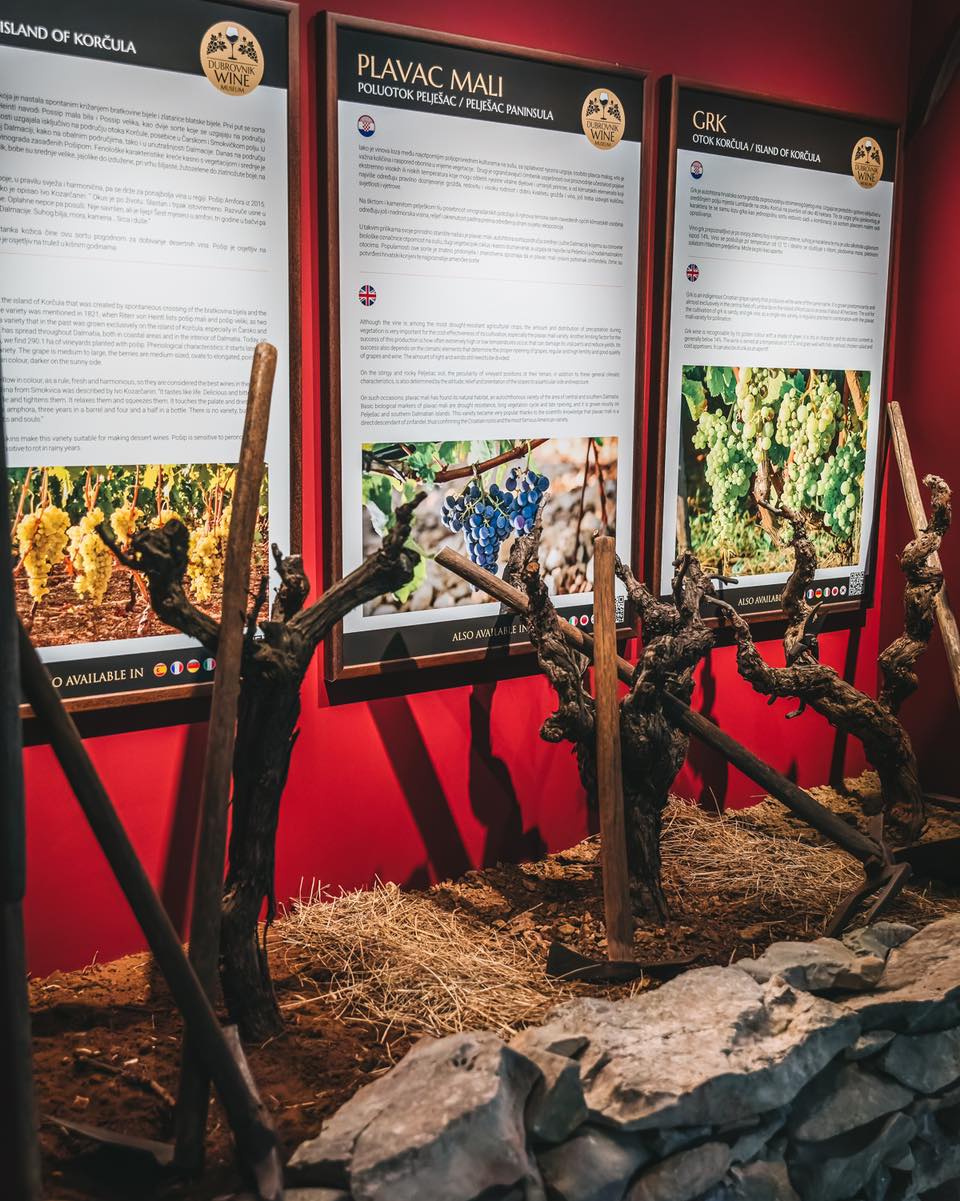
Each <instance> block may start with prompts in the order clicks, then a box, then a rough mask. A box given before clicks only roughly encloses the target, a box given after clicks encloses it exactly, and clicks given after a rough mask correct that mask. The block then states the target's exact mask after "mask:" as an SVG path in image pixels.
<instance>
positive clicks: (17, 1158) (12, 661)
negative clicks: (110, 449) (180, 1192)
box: [0, 397, 40, 1201]
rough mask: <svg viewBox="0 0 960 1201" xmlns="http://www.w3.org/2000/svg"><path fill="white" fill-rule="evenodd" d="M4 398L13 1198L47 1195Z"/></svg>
mask: <svg viewBox="0 0 960 1201" xmlns="http://www.w3.org/2000/svg"><path fill="white" fill-rule="evenodd" d="M8 492H9V483H8V479H7V458H6V444H5V441H4V423H3V401H2V397H0V531H2V533H0V537H2V538H3V543H2V556H3V557H2V559H0V1113H2V1114H3V1115H4V1117H3V1118H2V1119H0V1165H2V1171H3V1177H4V1181H5V1183H6V1185H7V1186H8V1187H9V1188H10V1190H11V1192H10V1195H11V1196H12V1197H18V1198H23V1201H36V1199H37V1198H38V1197H39V1196H40V1157H39V1154H38V1151H37V1115H36V1104H35V1100H34V1094H33V1055H32V1049H31V1045H30V1003H29V997H28V994H27V965H26V955H25V952H24V939H23V897H24V892H25V889H26V827H25V817H24V797H23V755H22V746H21V730H20V713H19V705H20V671H19V650H18V642H19V635H18V632H17V611H16V599H15V595H14V588H13V575H12V573H11V571H10V506H9V504H8Z"/></svg>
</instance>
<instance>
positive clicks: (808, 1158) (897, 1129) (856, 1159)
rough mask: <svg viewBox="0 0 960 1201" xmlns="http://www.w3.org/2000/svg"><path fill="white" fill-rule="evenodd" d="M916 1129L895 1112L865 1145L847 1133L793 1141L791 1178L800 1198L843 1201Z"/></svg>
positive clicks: (905, 1145)
mask: <svg viewBox="0 0 960 1201" xmlns="http://www.w3.org/2000/svg"><path fill="white" fill-rule="evenodd" d="M916 1131H917V1127H916V1123H915V1122H914V1121H913V1120H912V1119H911V1118H909V1117H907V1115H906V1114H903V1113H895V1114H894V1115H893V1116H892V1117H890V1118H888V1119H887V1120H886V1121H885V1122H884V1123H883V1126H882V1128H881V1129H880V1131H879V1132H878V1133H877V1134H875V1135H874V1136H873V1137H872V1138H870V1139H869V1140H868V1141H867V1142H866V1145H862V1139H860V1140H858V1139H854V1138H852V1137H851V1136H849V1135H841V1136H840V1137H838V1138H836V1139H832V1140H830V1142H829V1143H808V1144H806V1145H805V1146H804V1145H802V1144H799V1145H798V1144H795V1145H794V1154H795V1158H794V1161H793V1163H792V1164H791V1172H790V1175H791V1178H792V1179H793V1180H794V1182H795V1183H796V1185H797V1187H798V1191H799V1193H800V1195H801V1197H810V1198H816V1201H844V1199H845V1198H847V1197H853V1196H854V1194H856V1193H857V1192H858V1190H860V1189H862V1188H863V1187H864V1185H866V1184H867V1182H868V1181H869V1180H871V1179H872V1178H873V1177H874V1176H875V1175H876V1173H877V1172H878V1171H879V1169H880V1167H881V1165H882V1164H884V1163H886V1162H887V1161H888V1160H891V1159H899V1158H900V1157H901V1156H902V1155H904V1154H905V1153H906V1151H907V1150H908V1148H909V1145H910V1140H911V1139H912V1138H913V1136H914V1135H915V1134H916Z"/></svg>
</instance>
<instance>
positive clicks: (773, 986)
mask: <svg viewBox="0 0 960 1201" xmlns="http://www.w3.org/2000/svg"><path fill="white" fill-rule="evenodd" d="M859 1035H860V1029H859V1023H858V1022H857V1020H856V1019H855V1018H853V1017H852V1015H850V1014H849V1013H846V1012H845V1011H844V1010H842V1009H840V1008H839V1007H837V1006H836V1005H834V1004H832V1003H831V1002H830V1001H826V1000H823V999H821V998H819V997H814V996H811V995H810V994H809V993H805V992H797V991H796V990H794V989H791V988H789V987H788V986H786V985H785V984H783V983H782V982H781V981H771V982H770V983H768V984H765V985H761V984H758V983H757V982H756V981H755V980H753V979H752V978H751V977H750V976H748V975H747V974H746V973H745V972H742V971H740V970H739V969H737V968H720V967H713V968H701V969H698V970H695V971H690V972H685V973H684V974H683V975H682V976H678V977H677V978H676V979H675V980H671V981H670V982H669V983H667V984H665V985H663V987H662V988H659V989H657V990H656V992H651V993H643V994H640V995H638V996H635V997H629V998H625V999H622V1000H619V1001H609V1000H604V999H600V998H580V999H577V1000H574V1001H570V1002H567V1003H566V1004H564V1005H561V1006H559V1007H557V1008H556V1009H555V1010H553V1011H552V1013H551V1014H550V1016H549V1020H548V1021H547V1023H546V1025H544V1026H542V1027H538V1028H531V1029H528V1030H524V1031H522V1032H521V1033H520V1034H519V1035H518V1036H517V1037H516V1038H515V1039H514V1040H513V1046H514V1047H516V1048H517V1049H518V1050H520V1051H524V1052H526V1051H527V1050H530V1049H533V1048H537V1047H542V1048H546V1049H555V1048H556V1047H557V1046H558V1045H560V1044H561V1043H562V1042H563V1040H565V1039H570V1038H576V1037H582V1038H585V1039H587V1046H586V1047H585V1049H583V1050H582V1051H581V1052H580V1055H579V1063H580V1075H581V1080H582V1082H583V1088H584V1094H585V1096H586V1099H587V1106H588V1108H589V1110H590V1114H591V1117H592V1119H593V1120H594V1121H598V1122H601V1123H604V1124H608V1125H612V1126H617V1127H620V1128H622V1129H627V1130H666V1129H673V1128H676V1127H682V1126H701V1125H716V1124H719V1123H724V1122H736V1121H743V1120H745V1119H748V1118H751V1117H754V1116H756V1115H757V1114H761V1113H765V1112H767V1111H769V1110H773V1109H778V1108H780V1107H781V1106H782V1105H785V1104H787V1103H788V1102H789V1101H791V1100H792V1099H793V1098H794V1097H795V1096H796V1094H797V1093H798V1092H799V1091H800V1089H801V1088H803V1086H804V1085H805V1084H806V1083H807V1082H808V1081H809V1080H811V1079H812V1078H813V1077H814V1076H815V1075H816V1074H817V1073H818V1072H820V1071H822V1069H823V1068H824V1067H825V1066H826V1065H827V1064H828V1063H829V1062H830V1061H831V1060H832V1059H833V1058H834V1056H835V1055H838V1054H839V1053H840V1052H842V1051H843V1050H844V1049H845V1048H846V1047H848V1046H850V1045H851V1044H852V1043H854V1042H855V1041H856V1039H857V1038H858V1037H859Z"/></svg>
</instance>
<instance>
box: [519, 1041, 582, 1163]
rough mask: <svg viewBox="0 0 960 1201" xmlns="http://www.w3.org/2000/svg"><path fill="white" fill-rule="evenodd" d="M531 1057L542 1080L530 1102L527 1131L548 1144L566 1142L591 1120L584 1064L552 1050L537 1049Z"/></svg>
mask: <svg viewBox="0 0 960 1201" xmlns="http://www.w3.org/2000/svg"><path fill="white" fill-rule="evenodd" d="M529 1057H530V1059H532V1060H533V1062H534V1063H535V1064H536V1065H537V1067H538V1068H539V1069H540V1071H541V1073H542V1078H541V1079H540V1080H538V1081H537V1083H536V1084H535V1085H534V1086H533V1092H532V1093H531V1094H530V1099H529V1101H528V1102H527V1111H526V1123H527V1130H529V1131H530V1133H531V1134H532V1135H534V1136H535V1137H536V1138H539V1139H542V1140H543V1141H544V1142H545V1143H562V1142H563V1140H564V1139H566V1138H569V1137H570V1135H571V1134H573V1132H574V1130H576V1128H577V1127H578V1126H579V1125H580V1124H581V1123H582V1122H585V1121H586V1120H587V1103H586V1101H585V1100H584V1096H583V1085H582V1084H581V1083H580V1065H579V1064H578V1063H577V1062H576V1060H573V1059H568V1058H567V1057H566V1056H565V1055H555V1054H554V1053H553V1052H552V1051H542V1050H534V1051H531V1052H530V1056H529Z"/></svg>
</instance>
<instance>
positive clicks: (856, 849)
mask: <svg viewBox="0 0 960 1201" xmlns="http://www.w3.org/2000/svg"><path fill="white" fill-rule="evenodd" d="M436 562H437V563H439V564H440V565H441V566H442V567H446V568H447V570H448V571H452V572H453V573H454V574H455V575H458V576H460V577H461V578H462V579H464V580H466V581H467V582H468V583H470V584H473V585H474V587H476V588H480V589H482V590H483V591H484V592H487V593H488V594H489V595H490V596H492V597H493V599H494V600H498V601H500V602H501V604H504V605H507V606H508V607H509V608H511V609H512V610H513V611H514V612H515V613H520V614H523V613H526V611H527V608H528V607H529V603H530V602H529V601H528V599H527V597H526V595H525V594H524V593H522V592H520V591H519V589H517V588H512V587H511V586H510V585H509V584H507V583H505V582H504V581H503V580H501V579H498V578H497V576H495V575H491V574H490V572H489V571H485V570H484V569H483V568H482V567H478V566H477V565H476V564H475V563H471V562H470V560H469V559H466V558H464V556H463V555H458V554H457V552H456V551H453V550H449V549H447V548H446V547H445V548H444V549H443V550H441V551H440V552H439V553H438V554H437V557H436ZM560 628H561V630H562V631H563V637H564V639H565V640H566V641H567V642H568V643H569V644H570V645H571V646H572V647H574V648H575V649H576V650H578V651H580V652H581V654H584V655H587V656H588V657H589V658H590V659H592V658H593V655H594V643H593V639H592V638H591V637H590V635H589V634H585V633H584V632H583V630H581V629H580V628H579V627H577V626H572V625H570V624H569V623H567V622H565V621H562V622H561V623H560ZM616 664H617V675H618V676H619V677H620V679H621V680H622V681H623V682H624V683H625V684H631V683H632V682H633V673H634V666H633V664H632V663H629V662H628V661H627V660H626V659H623V658H621V657H620V656H619V655H618V656H617V660H616ZM663 709H664V712H665V713H666V715H667V717H669V719H670V720H671V721H672V722H673V723H674V725H676V726H679V727H680V729H682V730H686V732H687V733H688V734H693V735H694V736H695V737H697V738H699V739H700V740H701V742H705V743H706V744H707V746H709V747H712V749H713V750H715V751H717V752H718V754H720V755H722V756H723V757H724V759H726V760H727V762H728V763H732V764H733V766H734V767H736V768H739V770H740V771H742V772H743V774H744V775H745V776H747V777H748V778H749V779H751V780H753V781H754V783H756V784H759V785H760V787H761V788H763V790H764V791H765V792H768V793H769V794H770V796H772V797H776V799H777V800H778V801H780V802H781V803H782V804H783V805H785V806H786V807H787V808H788V809H789V810H790V812H791V813H794V814H796V816H797V817H799V818H800V819H801V820H802V821H805V822H806V823H807V824H808V825H810V826H812V827H813V828H814V829H815V830H819V831H820V833H821V834H823V835H825V836H826V837H827V838H829V839H830V840H831V841H832V842H835V843H836V844H837V846H839V847H842V848H843V850H845V851H846V852H847V853H848V854H849V855H853V856H854V858H856V859H859V860H860V862H861V863H864V864H870V865H873V864H874V863H877V862H881V861H882V860H883V852H882V850H881V848H880V847H879V846H878V845H877V843H875V842H874V841H873V839H871V838H867V837H866V835H864V834H861V833H860V831H859V830H855V829H854V828H853V827H852V826H848V825H847V823H846V822H845V821H842V820H841V819H840V818H839V817H837V815H836V814H835V813H833V812H832V811H831V810H830V809H827V808H826V806H825V805H821V804H820V802H819V801H816V800H814V799H813V797H812V796H810V794H809V793H807V792H804V791H803V789H802V788H800V787H799V786H798V785H796V784H794V783H793V781H792V780H788V779H787V777H786V776H783V775H781V774H780V772H778V771H777V770H776V768H773V767H771V766H770V764H769V763H764V761H763V760H762V759H758V758H757V756H756V755H754V754H753V752H752V751H748V750H747V748H746V747H745V746H742V745H741V744H740V743H739V742H737V741H736V739H734V738H731V737H730V735H729V734H724V733H723V731H722V730H720V729H718V728H717V727H716V726H715V725H714V724H713V722H710V721H707V719H706V718H705V717H704V716H702V714H700V713H695V712H694V711H693V710H692V709H691V708H690V706H689V705H686V704H684V702H683V701H682V700H680V698H679V697H676V696H673V695H672V694H671V693H669V692H664V694H663Z"/></svg>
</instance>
